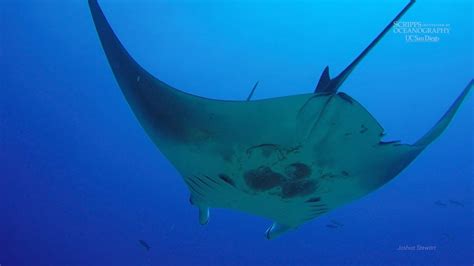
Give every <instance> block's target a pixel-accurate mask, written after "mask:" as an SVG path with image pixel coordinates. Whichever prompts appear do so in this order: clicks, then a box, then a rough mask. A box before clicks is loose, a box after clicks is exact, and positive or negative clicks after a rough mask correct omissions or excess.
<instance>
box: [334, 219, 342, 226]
mask: <svg viewBox="0 0 474 266" xmlns="http://www.w3.org/2000/svg"><path fill="white" fill-rule="evenodd" d="M331 223H333V224H335V225H337V226H344V224H342V223H340V222H338V221H336V220H331Z"/></svg>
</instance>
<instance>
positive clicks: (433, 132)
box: [414, 79, 474, 148]
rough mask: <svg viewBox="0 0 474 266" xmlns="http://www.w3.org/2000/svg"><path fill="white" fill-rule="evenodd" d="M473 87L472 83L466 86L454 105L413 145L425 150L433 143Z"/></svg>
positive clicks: (473, 83)
mask: <svg viewBox="0 0 474 266" xmlns="http://www.w3.org/2000/svg"><path fill="white" fill-rule="evenodd" d="M473 86H474V82H473V80H472V79H471V81H470V82H469V83H468V84H467V86H466V87H465V88H464V90H463V91H462V92H461V94H460V95H459V96H458V97H457V99H456V100H455V101H454V103H453V104H452V105H451V107H449V109H448V111H446V113H445V114H444V115H443V116H442V117H441V119H440V120H439V121H438V122H437V123H436V124H435V125H434V126H433V127H432V128H431V129H430V131H428V132H427V133H426V134H425V135H424V136H423V137H421V138H420V139H419V140H418V141H417V142H416V143H415V144H414V145H415V146H419V147H422V148H425V147H426V146H428V145H429V144H430V143H431V142H433V141H434V140H435V139H436V138H437V137H438V136H439V135H441V133H443V131H444V130H445V129H446V128H447V127H448V125H449V123H450V122H451V120H452V119H453V117H454V115H455V114H456V112H457V110H458V109H459V107H460V106H461V103H462V102H463V101H464V99H466V96H467V95H468V93H469V91H471V89H472V87H473Z"/></svg>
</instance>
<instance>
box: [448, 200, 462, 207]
mask: <svg viewBox="0 0 474 266" xmlns="http://www.w3.org/2000/svg"><path fill="white" fill-rule="evenodd" d="M449 203H451V204H453V205H456V206H459V207H464V203H462V202H460V201H457V200H449Z"/></svg>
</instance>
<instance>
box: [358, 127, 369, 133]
mask: <svg viewBox="0 0 474 266" xmlns="http://www.w3.org/2000/svg"><path fill="white" fill-rule="evenodd" d="M367 130H369V129H368V128H367V127H366V126H365V125H360V131H359V132H360V133H361V134H363V133H365V132H367Z"/></svg>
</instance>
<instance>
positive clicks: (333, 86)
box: [314, 0, 415, 93]
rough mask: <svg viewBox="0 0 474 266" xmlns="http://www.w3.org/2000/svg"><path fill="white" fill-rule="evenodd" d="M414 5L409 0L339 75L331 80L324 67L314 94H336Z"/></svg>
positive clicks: (327, 68)
mask: <svg viewBox="0 0 474 266" xmlns="http://www.w3.org/2000/svg"><path fill="white" fill-rule="evenodd" d="M414 3H415V0H411V1H410V3H408V4H407V5H406V6H405V7H404V8H403V9H402V11H400V13H398V15H397V16H396V17H395V18H394V19H393V20H392V21H391V22H390V23H389V24H388V25H387V26H386V27H385V29H383V31H382V32H381V33H379V35H378V36H377V37H376V38H375V39H374V40H373V41H372V42H371V43H370V44H369V46H367V47H366V48H365V49H364V50H363V51H362V53H360V55H359V56H358V57H357V58H356V59H355V60H354V61H352V63H351V64H350V65H349V66H347V67H346V69H344V70H343V71H342V72H341V73H340V74H339V75H337V76H336V77H335V78H333V79H331V77H330V76H329V67H326V68H325V69H324V71H323V73H322V74H321V78H320V79H319V82H318V85H317V86H316V89H315V90H314V93H336V92H337V90H338V89H339V87H341V85H342V83H343V82H344V81H345V80H346V79H347V77H348V76H349V75H350V74H351V72H352V71H353V70H354V69H355V67H356V66H357V65H358V64H359V63H360V61H361V60H362V59H363V58H364V57H365V56H366V55H367V54H368V53H369V52H370V50H372V48H374V47H375V45H376V44H377V43H378V42H379V41H380V40H381V39H382V38H383V36H385V34H387V32H388V31H389V30H390V29H391V28H392V26H393V24H394V23H395V22H397V21H398V20H399V19H400V18H401V17H402V16H403V15H404V14H405V13H406V12H407V11H408V9H410V7H411V6H412V5H413V4H414Z"/></svg>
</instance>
